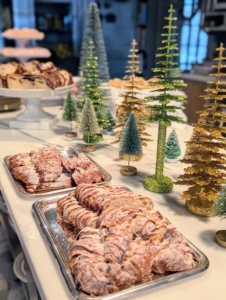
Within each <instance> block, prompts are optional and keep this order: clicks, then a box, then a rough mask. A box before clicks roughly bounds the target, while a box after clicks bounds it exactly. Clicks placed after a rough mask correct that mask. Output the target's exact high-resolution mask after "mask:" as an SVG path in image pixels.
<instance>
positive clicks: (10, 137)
mask: <svg viewBox="0 0 226 300" xmlns="http://www.w3.org/2000/svg"><path fill="white" fill-rule="evenodd" d="M45 110H46V111H48V112H51V113H54V114H56V115H58V116H59V117H60V116H61V114H62V110H61V109H60V107H50V108H47V107H46V108H45ZM17 114H18V112H16V113H15V112H8V113H1V114H0V145H1V146H0V159H1V163H0V184H1V190H2V193H3V196H4V199H5V201H6V205H7V207H8V210H9V212H10V214H11V217H12V220H13V223H14V226H15V228H16V231H17V234H18V236H19V239H20V242H21V245H22V247H23V250H24V252H25V255H26V258H27V260H28V263H29V266H30V268H31V271H32V274H33V276H34V279H35V282H36V285H37V288H38V290H39V292H40V295H41V298H42V300H63V299H73V298H72V296H71V294H70V292H69V290H68V287H67V285H66V283H65V281H64V278H63V276H62V275H61V272H60V270H59V267H58V264H57V261H56V260H55V259H54V257H53V255H52V253H51V251H50V249H49V246H48V243H47V242H46V239H45V237H44V236H43V234H42V232H41V230H40V228H39V227H38V226H37V223H36V221H35V219H34V216H33V215H32V209H31V207H32V204H33V202H34V201H35V199H34V198H30V199H29V198H23V197H22V196H20V195H19V194H18V192H17V190H16V189H15V187H14V185H13V182H12V179H11V178H10V176H9V174H8V172H7V169H6V167H5V165H4V161H3V159H4V157H5V156H7V155H12V154H15V153H18V152H24V151H29V150H32V149H37V148H39V147H41V146H43V145H45V144H46V143H51V144H55V145H61V146H73V145H75V146H77V147H81V145H82V144H83V141H82V140H81V135H79V137H78V138H76V139H72V140H71V139H68V138H66V137H65V136H64V132H65V131H67V130H68V128H69V124H67V123H66V122H62V121H59V122H58V123H57V124H56V125H55V126H54V127H53V128H52V129H51V130H49V131H41V130H20V131H18V130H13V129H9V127H8V123H9V121H10V120H11V118H13V117H14V116H15V115H17ZM148 131H149V132H150V133H151V134H152V139H153V140H154V142H151V143H149V145H148V147H146V148H144V158H143V159H142V160H141V161H139V162H133V163H132V164H133V165H134V166H135V167H137V169H138V174H137V176H134V177H124V176H122V175H121V174H120V172H119V169H120V167H121V166H122V165H125V164H126V162H125V161H121V160H120V159H119V157H118V146H117V145H109V143H110V142H111V141H112V140H113V139H114V137H113V136H109V135H104V140H103V142H101V143H98V144H97V151H96V152H94V153H92V154H90V156H91V157H92V158H93V159H94V160H96V161H97V162H98V163H99V164H100V165H101V166H103V167H104V168H105V169H106V170H107V171H108V172H109V173H111V175H112V182H111V183H112V184H116V185H117V184H122V185H125V186H128V187H129V188H130V189H131V190H133V191H135V192H137V193H140V194H144V195H146V196H150V197H151V198H152V199H153V201H154V204H155V209H157V210H159V211H160V212H161V213H162V214H163V215H164V216H166V217H167V218H168V219H169V220H170V221H171V222H172V223H173V224H174V225H175V226H176V227H177V228H178V229H179V231H180V232H181V233H182V234H184V235H185V236H186V237H187V238H188V239H189V240H190V241H191V242H192V243H194V244H195V245H196V246H197V247H198V248H199V249H200V250H201V251H203V252H204V253H205V254H206V256H207V257H208V258H209V260H210V267H209V269H208V270H207V271H205V272H204V273H202V274H199V275H196V276H194V277H190V278H187V279H184V280H182V281H178V282H175V283H171V284H168V285H166V286H164V287H158V288H155V289H153V290H151V291H149V292H145V293H142V294H140V295H138V296H135V297H133V298H132V297H130V299H132V300H133V299H134V300H135V299H139V300H141V299H142V300H148V299H155V300H169V299H173V300H181V299H183V300H200V299H205V300H213V299H216V297H217V298H219V299H225V274H226V264H225V258H226V249H224V248H221V247H220V246H218V245H217V244H216V243H215V242H214V236H215V232H216V231H217V230H220V229H225V227H226V222H225V220H224V221H220V219H219V218H218V217H212V218H202V217H197V216H194V215H191V214H190V213H189V212H188V211H187V210H186V209H185V204H184V202H182V201H181V200H180V194H181V192H182V191H183V189H184V188H185V187H181V186H174V189H173V191H172V192H171V193H168V194H154V193H151V192H148V191H147V190H145V189H144V188H143V185H142V181H143V178H144V177H145V176H146V175H149V174H153V172H154V168H155V153H156V138H157V128H156V126H151V127H149V129H148ZM170 131H171V129H170V128H169V129H168V134H169V133H170ZM176 132H177V134H178V137H179V141H180V144H181V147H182V154H183V153H184V151H185V144H184V142H185V141H187V140H188V139H189V138H190V136H191V133H192V128H191V127H189V126H187V127H186V128H185V129H184V130H180V129H177V130H176ZM183 168H184V165H182V164H181V163H180V162H177V163H175V164H170V163H165V175H168V176H171V177H172V178H173V179H174V180H176V178H177V176H178V175H179V174H181V173H182V172H183ZM216 295H217V296H216Z"/></svg>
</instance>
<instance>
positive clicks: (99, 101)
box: [79, 40, 108, 126]
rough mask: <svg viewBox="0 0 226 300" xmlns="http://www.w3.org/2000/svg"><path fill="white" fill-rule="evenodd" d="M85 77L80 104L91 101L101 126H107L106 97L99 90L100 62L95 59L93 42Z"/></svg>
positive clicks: (101, 90) (90, 46)
mask: <svg viewBox="0 0 226 300" xmlns="http://www.w3.org/2000/svg"><path fill="white" fill-rule="evenodd" d="M84 75H85V77H84V78H83V80H82V84H81V89H82V90H83V91H84V95H83V96H82V97H81V98H80V99H79V101H80V102H83V103H84V101H86V99H90V101H91V102H92V104H93V107H94V110H95V112H96V116H97V121H98V125H99V126H107V125H108V120H107V117H106V113H107V109H106V107H105V106H104V102H105V100H106V97H105V96H104V90H103V89H101V88H99V85H100V83H101V81H100V79H99V77H98V76H99V71H98V62H97V59H96V57H95V52H94V44H93V41H92V40H90V41H89V46H88V57H87V60H86V67H85V73H84Z"/></svg>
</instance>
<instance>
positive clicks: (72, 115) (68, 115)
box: [62, 91, 78, 137]
mask: <svg viewBox="0 0 226 300" xmlns="http://www.w3.org/2000/svg"><path fill="white" fill-rule="evenodd" d="M63 110H64V112H63V116H62V118H63V120H64V121H69V122H70V125H71V131H67V132H66V133H65V135H66V136H67V137H76V136H77V132H76V131H73V130H72V122H73V121H77V118H78V112H77V105H76V102H75V99H74V98H73V96H72V95H71V92H70V91H69V92H68V93H67V97H66V99H65V101H64V107H63Z"/></svg>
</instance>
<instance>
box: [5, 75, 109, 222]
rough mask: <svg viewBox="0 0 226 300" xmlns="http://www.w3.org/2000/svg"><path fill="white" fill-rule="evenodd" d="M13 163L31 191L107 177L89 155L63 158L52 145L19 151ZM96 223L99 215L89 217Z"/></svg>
mask: <svg viewBox="0 0 226 300" xmlns="http://www.w3.org/2000/svg"><path fill="white" fill-rule="evenodd" d="M14 76H15V75H14ZM18 76H20V75H18ZM9 163H10V168H11V171H12V174H13V175H14V173H15V176H14V177H15V178H16V179H17V180H20V181H22V182H23V183H24V184H25V185H26V190H27V191H28V192H30V193H34V192H40V191H46V190H53V189H64V188H71V187H73V185H75V184H79V183H83V182H89V183H91V184H93V183H100V182H103V181H104V180H105V177H104V175H103V174H102V173H101V172H100V171H99V170H98V169H97V167H96V166H95V165H94V164H93V163H92V162H91V161H90V160H89V158H88V157H87V156H86V155H85V154H83V153H81V154H78V157H74V158H69V157H62V156H61V153H60V151H59V150H58V149H57V148H55V147H49V146H48V147H43V148H40V149H38V150H34V151H31V152H30V153H20V154H16V155H14V156H12V157H11V158H10V159H9ZM19 167H24V168H19ZM25 167H26V168H25ZM29 170H30V172H31V176H34V174H35V176H36V177H37V178H38V179H37V182H36V181H35V182H34V181H33V179H32V181H29V178H30V177H29ZM23 173H24V174H23ZM33 173H34V174H33ZM32 178H33V177H32ZM88 217H89V216H87V218H88ZM87 220H88V219H87ZM96 222H97V218H96V219H95V221H93V222H92V220H89V224H91V226H96Z"/></svg>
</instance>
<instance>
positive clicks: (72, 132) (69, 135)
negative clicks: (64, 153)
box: [65, 131, 78, 138]
mask: <svg viewBox="0 0 226 300" xmlns="http://www.w3.org/2000/svg"><path fill="white" fill-rule="evenodd" d="M65 136H66V137H68V138H74V137H77V136H78V133H77V132H76V131H67V132H65Z"/></svg>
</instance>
